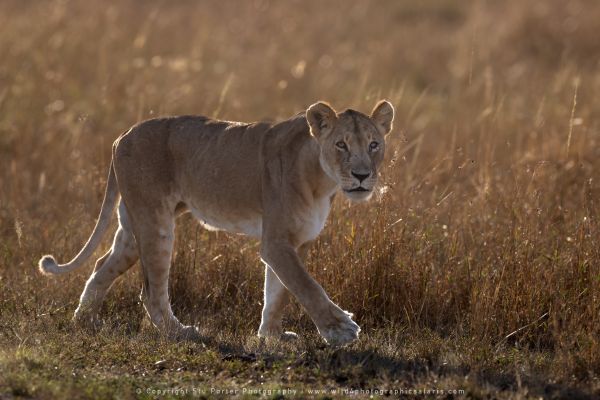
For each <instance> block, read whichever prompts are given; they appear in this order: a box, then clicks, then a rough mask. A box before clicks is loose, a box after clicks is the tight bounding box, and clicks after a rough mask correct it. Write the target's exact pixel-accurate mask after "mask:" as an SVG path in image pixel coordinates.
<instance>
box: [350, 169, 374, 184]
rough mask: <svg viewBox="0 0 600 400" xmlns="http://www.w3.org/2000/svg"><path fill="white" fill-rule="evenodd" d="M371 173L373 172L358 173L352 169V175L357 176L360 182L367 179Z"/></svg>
mask: <svg viewBox="0 0 600 400" xmlns="http://www.w3.org/2000/svg"><path fill="white" fill-rule="evenodd" d="M370 175H371V173H368V174H358V173H356V172H354V171H352V176H353V177H355V178H356V179H358V181H359V182H362V181H364V180H365V179H367V178H368V177H369V176H370Z"/></svg>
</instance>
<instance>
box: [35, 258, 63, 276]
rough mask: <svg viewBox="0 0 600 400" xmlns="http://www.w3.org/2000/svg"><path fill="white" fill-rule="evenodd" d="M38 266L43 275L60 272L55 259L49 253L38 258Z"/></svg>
mask: <svg viewBox="0 0 600 400" xmlns="http://www.w3.org/2000/svg"><path fill="white" fill-rule="evenodd" d="M38 268H39V269H40V272H41V273H42V274H44V275H54V274H59V273H60V272H61V271H60V268H59V267H58V264H57V262H56V260H55V259H54V257H52V256H50V255H47V256H44V257H42V258H41V259H40V262H39V263H38Z"/></svg>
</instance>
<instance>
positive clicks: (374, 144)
mask: <svg viewBox="0 0 600 400" xmlns="http://www.w3.org/2000/svg"><path fill="white" fill-rule="evenodd" d="M378 147H379V143H377V142H371V143H370V144H369V150H371V151H373V150H377V148H378Z"/></svg>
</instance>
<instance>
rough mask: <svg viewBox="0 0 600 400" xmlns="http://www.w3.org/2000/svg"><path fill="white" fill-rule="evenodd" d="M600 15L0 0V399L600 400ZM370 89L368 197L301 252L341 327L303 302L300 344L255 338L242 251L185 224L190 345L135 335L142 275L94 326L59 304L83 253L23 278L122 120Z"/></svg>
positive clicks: (299, 103)
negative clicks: (373, 140)
mask: <svg viewBox="0 0 600 400" xmlns="http://www.w3.org/2000/svg"><path fill="white" fill-rule="evenodd" d="M598 21H600V4H598V3H597V2H595V1H593V0H589V1H588V0H568V1H562V0H550V1H517V0H507V1H503V2H498V1H483V0H481V1H476V0H465V1H450V0H425V1H393V0H389V1H385V0H365V1H342V0H331V1H316V0H315V1H294V0H287V1H267V0H252V1H216V0H215V1H197V2H196V1H173V2H167V1H158V0H156V1H154V0H153V1H135V0H126V1H119V2H104V1H98V0H95V1H85V2H83V1H67V0H52V1H46V2H23V1H18V0H4V1H2V2H1V3H0V27H1V28H0V398H3V399H4V398H6V399H12V398H42V399H53V398H102V399H103V398H111V397H115V398H125V399H128V398H179V397H181V396H188V397H217V396H222V397H227V396H230V395H234V396H238V397H252V396H263V397H269V398H281V397H282V396H285V397H298V398H307V397H329V398H331V397H333V398H343V397H347V396H350V395H353V396H356V397H368V396H369V395H373V397H375V398H376V397H379V396H380V395H382V394H386V395H391V396H399V395H402V396H408V397H414V395H413V394H414V393H413V392H414V391H419V390H421V391H424V392H421V393H420V394H417V397H425V398H455V397H456V398H458V397H468V398H507V399H508V398H511V399H513V398H514V399H520V398H540V397H542V398H581V399H585V398H598V397H600V246H599V240H600V221H599V218H600V100H599V99H600V97H599V93H600V40H598ZM380 98H387V99H389V100H390V101H391V102H392V103H393V104H394V105H395V107H396V120H395V125H394V131H393V132H392V134H391V135H390V138H389V140H390V146H388V150H389V153H388V154H387V160H386V165H385V168H384V170H383V171H382V178H381V185H380V187H379V188H378V193H377V196H375V198H374V199H373V200H372V201H371V202H369V203H365V204H360V205H350V204H348V203H347V201H346V200H344V199H343V198H342V197H340V196H338V198H337V199H336V201H335V204H334V207H333V210H332V213H331V215H330V217H329V220H328V223H327V225H326V227H325V229H324V231H323V233H322V234H321V236H320V238H319V239H318V240H317V241H316V242H315V243H314V246H313V247H312V250H311V251H310V253H309V255H308V260H307V267H308V268H309V270H310V271H311V273H312V274H314V276H315V277H316V278H317V280H318V281H319V282H321V283H322V285H323V286H324V287H325V289H326V290H327V291H328V293H329V294H330V295H331V296H332V298H333V299H334V300H335V301H336V302H337V303H338V304H340V305H341V306H342V307H344V309H348V310H351V311H352V312H354V313H355V317H356V318H355V319H356V321H357V322H358V323H359V324H360V325H361V327H362V334H361V338H360V340H359V341H358V342H357V343H355V344H353V345H351V346H349V347H346V348H343V349H331V348H328V347H326V346H325V345H324V344H323V343H322V341H321V340H320V338H319V337H318V336H317V334H316V330H315V328H314V326H313V324H312V323H311V321H310V319H309V318H308V317H307V316H306V315H305V314H304V313H303V312H302V310H301V308H300V307H299V306H298V305H297V304H296V303H295V304H293V305H292V306H291V307H290V308H289V312H288V315H287V316H286V319H285V327H286V328H287V329H291V330H294V331H296V332H298V333H299V334H300V336H301V337H300V339H299V340H298V341H296V342H291V343H279V342H276V341H268V342H261V341H260V340H258V338H257V337H256V336H255V333H256V330H257V328H258V324H259V321H260V310H261V302H262V284H263V272H262V270H263V267H262V265H261V263H260V260H259V256H258V243H257V242H256V241H254V240H250V239H247V238H245V237H242V236H236V235H230V234H227V233H223V232H208V231H206V230H203V229H202V228H201V227H200V226H199V225H198V224H197V223H196V222H194V221H193V220H192V219H191V218H190V217H187V216H185V217H183V218H181V220H180V221H179V227H178V230H177V242H176V253H175V256H174V258H173V265H172V270H171V283H170V288H171V292H172V296H171V297H172V303H173V307H174V311H175V314H176V315H177V316H178V317H179V318H180V320H181V321H182V322H184V323H194V324H196V325H197V326H198V327H199V329H200V330H201V332H202V333H203V336H205V338H206V339H205V340H203V341H202V342H185V343H172V342H168V341H166V340H164V339H163V338H161V337H160V335H159V334H158V333H157V332H156V331H155V330H154V329H153V328H152V327H151V326H149V323H148V321H147V319H146V317H145V316H144V312H143V308H142V305H141V304H140V301H139V291H140V288H141V279H140V273H139V266H136V267H134V268H132V270H130V271H129V272H127V273H126V274H125V275H124V276H123V277H122V278H121V279H119V280H118V281H117V283H116V284H115V285H114V286H113V288H112V290H111V292H110V294H109V296H108V298H107V301H106V304H105V306H104V307H103V310H102V318H103V326H102V328H101V329H100V330H99V331H98V332H89V331H86V330H81V329H79V328H77V327H76V326H74V325H73V324H71V321H70V318H71V316H72V313H73V311H74V309H75V307H76V305H77V301H78V298H79V294H80V293H81V291H82V289H83V285H84V282H85V280H86V279H87V276H88V275H89V274H90V270H91V267H92V264H93V263H92V262H90V267H89V268H84V269H82V270H80V271H77V272H75V273H72V274H70V275H66V276H60V277H57V278H54V279H52V278H47V277H44V276H42V275H41V274H40V273H39V272H38V271H37V265H36V264H37V261H38V259H39V258H40V256H41V255H43V254H45V253H47V252H52V253H53V254H55V255H56V256H57V257H58V258H59V259H60V260H67V259H69V258H70V257H71V256H73V255H74V254H76V253H77V251H78V250H79V249H80V247H81V245H82V244H83V243H84V242H85V240H86V239H87V237H88V235H89V234H90V232H91V230H92V228H93V226H94V222H95V218H96V216H97V213H98V211H99V208H100V203H101V199H102V194H103V190H104V186H105V183H106V182H105V180H106V171H107V170H108V165H109V161H110V154H111V143H112V141H113V140H114V139H115V138H117V137H118V135H119V134H120V133H122V132H124V131H125V130H127V129H128V128H129V127H130V126H131V125H133V124H134V123H135V122H138V121H140V120H143V119H147V118H152V117H155V116H159V115H167V114H168V115H174V114H204V115H208V116H211V117H218V118H223V119H228V120H241V121H251V120H261V119H275V120H278V119H284V118H288V117H289V116H291V115H293V114H295V113H297V112H299V111H302V110H304V109H306V107H307V106H309V105H310V104H312V103H314V102H315V101H317V100H320V99H323V100H327V101H329V102H331V104H332V105H333V106H335V107H336V108H339V109H343V108H345V107H351V108H355V109H357V110H361V111H363V112H368V111H370V110H371V108H372V107H373V105H374V104H375V102H376V101H377V100H378V99H380ZM232 162H235V160H232ZM109 241H110V238H109V235H107V237H106V241H105V245H104V246H103V249H105V248H106V247H108V245H109ZM100 254H101V253H100V251H99V252H98V256H100ZM376 389H377V390H382V391H384V392H376V393H373V392H371V393H369V392H368V391H367V390H376ZM313 390H323V391H324V392H322V393H315V392H313ZM385 390H390V392H385ZM410 390H412V391H413V392H409V391H410ZM284 391H287V392H284ZM400 391H403V392H400Z"/></svg>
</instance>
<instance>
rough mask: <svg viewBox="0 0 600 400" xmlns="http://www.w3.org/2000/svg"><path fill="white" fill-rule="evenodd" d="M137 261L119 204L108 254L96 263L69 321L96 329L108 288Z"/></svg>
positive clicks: (129, 229)
mask: <svg viewBox="0 0 600 400" xmlns="http://www.w3.org/2000/svg"><path fill="white" fill-rule="evenodd" d="M137 260H138V250H137V246H136V242H135V238H134V236H133V234H132V232H131V226H130V224H129V218H128V216H127V211H126V209H125V206H124V205H123V203H121V204H119V227H118V228H117V232H116V233H115V237H114V240H113V244H112V246H111V248H110V250H108V252H106V254H104V255H103V256H102V257H100V258H99V259H98V261H96V267H95V268H94V272H93V273H92V275H91V276H90V277H89V279H88V280H87V282H86V284H85V289H84V290H83V293H82V294H81V297H80V300H79V306H78V307H77V310H75V315H74V317H73V319H74V320H75V321H76V322H77V323H79V324H81V325H84V326H91V327H97V326H98V325H99V320H98V311H99V310H100V307H101V306H102V302H103V300H104V298H105V296H106V293H107V292H108V290H109V289H110V286H111V285H112V284H113V282H114V281H115V279H117V278H118V277H119V276H120V275H121V274H123V273H124V272H126V271H127V270H128V269H129V268H131V267H132V266H133V265H134V264H135V262H136V261H137Z"/></svg>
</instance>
